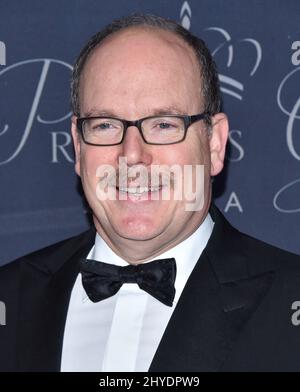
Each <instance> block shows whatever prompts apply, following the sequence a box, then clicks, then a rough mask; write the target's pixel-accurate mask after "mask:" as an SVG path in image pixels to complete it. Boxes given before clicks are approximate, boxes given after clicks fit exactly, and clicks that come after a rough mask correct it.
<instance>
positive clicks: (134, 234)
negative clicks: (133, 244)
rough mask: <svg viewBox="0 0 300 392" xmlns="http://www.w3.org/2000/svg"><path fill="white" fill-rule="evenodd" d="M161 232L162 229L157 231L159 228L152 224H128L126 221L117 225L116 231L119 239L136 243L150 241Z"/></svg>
mask: <svg viewBox="0 0 300 392" xmlns="http://www.w3.org/2000/svg"><path fill="white" fill-rule="evenodd" d="M161 231H162V229H161V230H159V226H158V225H155V224H154V222H149V221H146V222H145V221H143V222H141V221H139V222H136V221H135V222H133V221H132V220H131V221H129V222H128V220H126V221H125V222H122V223H120V224H118V225H117V230H116V232H118V234H119V236H120V237H123V238H126V239H129V240H136V241H139V240H140V241H146V240H151V239H153V238H155V237H157V236H158V235H159V233H160V232H161Z"/></svg>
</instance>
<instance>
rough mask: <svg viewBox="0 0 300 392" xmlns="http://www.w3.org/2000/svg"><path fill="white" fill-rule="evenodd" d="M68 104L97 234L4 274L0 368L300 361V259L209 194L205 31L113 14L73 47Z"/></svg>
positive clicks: (213, 168)
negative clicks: (227, 212) (248, 229)
mask: <svg viewBox="0 0 300 392" xmlns="http://www.w3.org/2000/svg"><path fill="white" fill-rule="evenodd" d="M72 103H73V111H74V116H73V118H72V135H73V140H74V147H75V155H76V163H75V168H76V172H77V174H78V175H79V176H80V178H81V181H82V185H83V189H84V193H85V196H86V198H87V201H88V203H89V205H90V207H91V210H92V212H93V222H94V228H93V229H91V230H90V231H88V232H86V233H83V234H81V235H79V236H77V237H75V238H71V239H68V240H65V241H63V242H60V243H58V244H55V245H52V246H50V247H48V248H46V249H42V250H40V251H38V252H35V253H33V254H31V255H28V256H25V257H22V258H21V259H19V260H17V261H15V262H13V263H10V264H8V265H7V266H4V267H2V268H1V269H0V298H1V300H2V301H4V302H5V303H6V308H7V325H6V327H1V329H0V344H1V354H0V368H1V370H19V371H148V370H149V371H236V370H237V371H262V370H266V371H269V370H270V371H283V370H291V371H299V370H300V361H299V354H298V351H299V347H300V332H299V330H298V329H297V327H296V326H295V323H293V322H292V316H293V310H292V306H294V305H293V303H294V302H295V301H297V300H299V299H300V298H299V297H300V289H299V288H300V262H299V257H298V256H295V255H291V254H288V253H286V252H284V251H281V250H279V249H276V248H274V247H271V246H269V245H267V244H264V243H262V242H260V241H258V240H255V239H253V238H250V237H248V236H246V235H244V234H242V233H240V232H238V231H237V230H235V229H234V228H233V227H231V226H230V225H229V223H228V222H227V221H226V220H225V219H224V217H223V216H222V215H221V213H220V212H219V211H218V209H217V208H216V207H215V206H214V205H213V204H212V203H211V181H210V179H211V177H213V176H216V175H217V174H218V173H219V172H220V171H221V170H222V167H223V161H224V154H225V146H226V141H227V135H228V122H227V118H226V115H225V114H224V113H221V112H220V97H219V89H218V78H217V73H216V69H215V66H214V63H213V60H212V58H211V55H210V54H209V52H208V50H207V48H206V46H205V44H204V43H203V41H201V40H199V39H198V38H196V37H194V36H192V35H191V34H190V33H189V32H188V31H186V30H185V29H183V28H182V27H181V26H179V25H177V24H176V23H175V22H172V21H168V20H165V19H163V18H160V17H156V16H151V15H134V16H131V17H128V18H123V19H122V20H119V21H114V22H113V23H112V24H111V25H109V26H108V27H107V28H106V29H105V30H103V31H101V32H99V33H98V34H96V35H95V36H94V37H93V38H92V39H91V40H90V41H89V43H88V44H87V45H86V46H85V48H84V49H83V50H82V52H81V54H80V56H79V58H78V60H77V62H76V64H75V67H74V72H73V81H72ZM122 159H123V161H122ZM124 161H125V163H124ZM122 162H123V163H124V165H123V166H122V164H123V163H122ZM124 167H125V169H126V170H125V172H124ZM153 168H154V169H156V170H157V168H162V172H161V173H160V176H158V177H155V176H154V175H153V176H152V169H153ZM174 168H177V172H176V170H175V169H174ZM186 168H187V169H192V170H186V171H184V170H185V169H186ZM197 168H200V169H201V168H202V170H199V171H197V170H196V169H197ZM181 169H182V170H181ZM183 169H184V170H183ZM107 173H108V175H104V174H107ZM124 173H125V174H124ZM178 173H179V174H178ZM150 174H151V175H150ZM156 174H157V173H156ZM168 174H169V177H168ZM177 174H178V175H177ZM145 178H146V180H145ZM155 178H156V180H157V178H158V180H157V181H156V182H155V181H154V179H155ZM180 180H182V181H180ZM199 184H200V187H199ZM184 185H188V186H191V188H192V191H193V192H190V193H192V196H193V197H190V194H187V192H183V193H182V194H181V195H182V197H179V196H180V192H179V191H181V190H183V188H184ZM195 189H196V190H195ZM185 190H186V189H185ZM178 192H179V193H178ZM164 195H167V196H168V197H163V196H164ZM178 195H179V196H178ZM114 265H117V266H114ZM173 284H174V285H175V286H174V285H173ZM294 311H295V310H294ZM294 316H295V315H294ZM294 319H295V317H294Z"/></svg>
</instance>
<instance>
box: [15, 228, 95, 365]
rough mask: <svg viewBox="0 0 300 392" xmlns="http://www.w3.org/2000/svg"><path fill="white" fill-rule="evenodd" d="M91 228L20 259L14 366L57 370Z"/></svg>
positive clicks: (91, 233)
mask: <svg viewBox="0 0 300 392" xmlns="http://www.w3.org/2000/svg"><path fill="white" fill-rule="evenodd" d="M94 239H95V232H94V230H90V231H89V232H87V233H85V234H84V235H82V236H80V237H76V238H75V239H73V240H68V241H66V242H63V243H61V244H60V245H59V246H57V249H55V250H54V252H53V247H52V250H51V256H49V251H48V250H47V248H46V249H44V250H42V251H40V252H36V253H35V254H34V256H33V257H32V256H31V257H30V258H28V260H26V258H25V262H24V263H22V272H21V289H20V312H19V314H20V318H19V323H18V344H17V361H18V363H17V368H18V370H19V371H59V370H60V361H61V351H62V343H63V334H64V326H65V321H66V315H67V310H68V305H69V300H70V295H71V291H72V288H73V285H74V282H75V280H76V277H77V274H78V272H79V260H80V258H81V257H85V256H86V255H87V254H88V252H89V250H90V248H91V247H92V245H93V241H94Z"/></svg>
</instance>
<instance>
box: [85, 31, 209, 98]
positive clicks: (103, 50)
mask: <svg viewBox="0 0 300 392" xmlns="http://www.w3.org/2000/svg"><path fill="white" fill-rule="evenodd" d="M199 68H200V66H199V63H198V61H197V58H196V55H195V53H194V51H193V49H192V48H191V47H190V46H189V45H188V44H187V43H186V42H184V41H183V40H182V39H181V38H180V37H178V36H177V35H176V34H175V33H172V32H169V31H164V30H162V29H153V28H146V29H145V28H128V29H126V30H123V31H121V32H118V33H114V34H112V35H111V36H109V37H107V38H106V39H105V40H104V41H103V42H102V43H101V45H100V46H99V47H97V48H96V49H94V51H93V52H92V54H91V55H90V57H89V58H88V60H87V62H86V64H85V67H84V70H83V73H82V77H81V81H80V88H81V91H80V95H82V97H83V99H84V98H86V97H87V96H89V97H90V98H93V99H95V98H97V99H98V98H99V94H97V93H96V89H99V88H100V89H101V92H102V97H103V98H104V97H106V96H107V94H108V95H109V96H116V99H118V97H123V99H124V97H128V98H129V97H130V98H132V99H135V100H138V99H139V98H142V99H146V95H148V96H149V97H156V96H157V97H158V96H162V94H164V95H165V93H166V90H167V91H169V90H170V88H172V90H173V92H174V97H175V96H176V95H177V96H179V95H187V94H194V95H195V94H196V95H197V96H198V97H199V96H200V94H199V93H200V91H199V90H200V89H201V79H200V69H199ZM93 91H94V94H93ZM98 91H99V90H98ZM91 95H92V96H93V97H91ZM95 95H96V96H97V97H96V96H95ZM97 99H96V100H97Z"/></svg>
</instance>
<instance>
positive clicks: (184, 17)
mask: <svg viewBox="0 0 300 392" xmlns="http://www.w3.org/2000/svg"><path fill="white" fill-rule="evenodd" d="M191 19H192V10H191V7H190V5H189V3H188V1H184V2H183V4H182V7H181V11H180V20H181V25H182V26H183V27H184V28H186V29H187V30H189V29H190V27H191ZM204 31H208V32H212V33H214V34H215V35H216V38H217V41H219V42H217V44H216V46H215V48H214V49H213V50H212V51H211V53H212V56H213V57H215V56H216V55H217V54H218V53H220V52H222V54H224V58H225V59H226V60H227V61H226V65H225V66H226V69H228V70H229V69H230V68H231V67H232V64H233V61H234V57H235V56H236V49H237V47H238V46H239V45H240V44H243V45H244V44H245V45H248V46H249V47H250V50H251V53H252V55H251V56H249V57H250V61H251V62H252V63H251V64H250V67H249V70H247V73H248V74H249V76H250V77H252V76H254V74H255V73H256V72H257V70H258V68H259V65H260V63H261V60H262V48H261V45H260V43H259V42H258V41H257V40H255V39H254V38H243V39H239V40H233V39H232V37H231V35H230V34H229V32H228V31H226V30H225V29H223V28H221V27H216V26H212V27H208V28H206V29H204ZM219 80H220V89H221V91H222V92H223V93H224V94H227V95H230V96H232V97H234V98H236V99H238V100H242V99H243V92H244V84H243V83H242V82H241V81H239V80H237V79H236V78H234V77H232V76H229V75H228V74H226V75H225V74H223V73H219Z"/></svg>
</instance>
